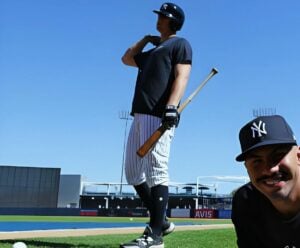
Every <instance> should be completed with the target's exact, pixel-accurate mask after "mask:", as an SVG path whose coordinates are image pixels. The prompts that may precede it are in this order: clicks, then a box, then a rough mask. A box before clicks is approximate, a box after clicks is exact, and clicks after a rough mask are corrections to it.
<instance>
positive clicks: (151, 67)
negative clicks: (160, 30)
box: [131, 36, 192, 117]
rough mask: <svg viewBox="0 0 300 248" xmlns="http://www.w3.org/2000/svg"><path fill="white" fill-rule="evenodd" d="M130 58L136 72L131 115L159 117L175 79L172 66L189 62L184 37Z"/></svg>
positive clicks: (187, 46)
mask: <svg viewBox="0 0 300 248" xmlns="http://www.w3.org/2000/svg"><path fill="white" fill-rule="evenodd" d="M134 59H135V62H136V64H137V66H138V69H139V72H138V75H137V81H136V86H135V93H134V97H133V102H132V110H131V114H134V113H141V114H149V115H154V116H157V117H161V116H162V114H163V111H164V109H165V105H166V103H167V101H168V99H169V96H170V92H171V87H172V84H173V81H174V79H175V75H174V69H175V65H176V64H191V63H192V49H191V46H190V44H189V43H188V41H187V40H185V39H184V38H180V37H176V36H175V37H172V38H170V39H168V40H166V41H164V42H162V43H161V44H160V45H159V46H157V47H156V48H153V49H150V50H149V51H146V52H141V53H139V54H137V55H136V56H135V57H134Z"/></svg>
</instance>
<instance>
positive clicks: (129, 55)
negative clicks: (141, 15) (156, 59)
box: [122, 35, 149, 66]
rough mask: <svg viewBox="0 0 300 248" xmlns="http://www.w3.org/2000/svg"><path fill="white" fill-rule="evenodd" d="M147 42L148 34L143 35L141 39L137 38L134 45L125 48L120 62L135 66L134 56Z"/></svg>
mask: <svg viewBox="0 0 300 248" xmlns="http://www.w3.org/2000/svg"><path fill="white" fill-rule="evenodd" d="M148 42H149V38H148V36H147V35H146V36H144V38H143V39H141V40H139V41H138V42H136V43H135V44H134V45H132V46H131V47H130V48H128V49H127V50H126V52H125V53H124V55H123V56H122V62H123V63H124V64H125V65H130V66H137V65H136V63H135V60H134V56H135V55H137V54H138V53H140V52H141V51H142V50H143V49H144V47H145V46H146V45H147V43H148Z"/></svg>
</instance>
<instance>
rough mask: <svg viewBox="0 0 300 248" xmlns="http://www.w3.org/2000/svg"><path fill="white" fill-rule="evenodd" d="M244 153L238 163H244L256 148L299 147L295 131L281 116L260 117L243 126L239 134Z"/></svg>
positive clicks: (237, 158)
mask: <svg viewBox="0 0 300 248" xmlns="http://www.w3.org/2000/svg"><path fill="white" fill-rule="evenodd" d="M239 139H240V144H241V149H242V153H241V154H240V155H238V156H237V157H236V161H239V162H241V161H244V160H245V155H246V154H247V153H248V152H250V151H252V150H253V149H255V148H258V147H261V146H266V145H274V144H290V145H297V141H296V138H295V136H294V134H293V131H292V129H291V127H290V126H289V124H288V123H287V122H286V120H285V119H284V118H283V117H282V116H280V115H270V116H259V117H257V118H255V119H254V120H252V121H250V122H248V123H247V124H246V125H245V126H243V127H242V128H241V130H240V133H239Z"/></svg>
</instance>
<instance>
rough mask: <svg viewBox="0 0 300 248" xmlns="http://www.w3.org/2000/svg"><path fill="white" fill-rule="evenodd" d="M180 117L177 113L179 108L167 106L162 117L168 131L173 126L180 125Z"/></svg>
mask: <svg viewBox="0 0 300 248" xmlns="http://www.w3.org/2000/svg"><path fill="white" fill-rule="evenodd" d="M179 119H180V115H179V113H178V111H177V107H176V106H174V105H167V106H166V108H165V111H164V113H163V116H162V120H161V123H162V125H163V126H165V127H166V128H167V129H170V128H172V127H173V126H175V127H177V126H178V123H179Z"/></svg>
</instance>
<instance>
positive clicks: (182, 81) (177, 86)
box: [167, 65, 191, 106]
mask: <svg viewBox="0 0 300 248" xmlns="http://www.w3.org/2000/svg"><path fill="white" fill-rule="evenodd" d="M190 71H191V65H177V68H176V70H175V80H174V82H173V85H172V88H171V94H170V96H169V100H168V102H167V105H174V106H178V104H179V102H180V100H181V98H182V97H183V94H184V92H185V89H186V86H187V83H188V81H189V76H190Z"/></svg>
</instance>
